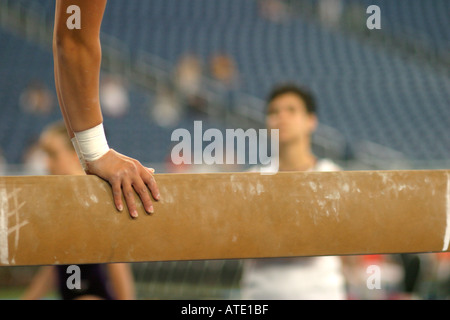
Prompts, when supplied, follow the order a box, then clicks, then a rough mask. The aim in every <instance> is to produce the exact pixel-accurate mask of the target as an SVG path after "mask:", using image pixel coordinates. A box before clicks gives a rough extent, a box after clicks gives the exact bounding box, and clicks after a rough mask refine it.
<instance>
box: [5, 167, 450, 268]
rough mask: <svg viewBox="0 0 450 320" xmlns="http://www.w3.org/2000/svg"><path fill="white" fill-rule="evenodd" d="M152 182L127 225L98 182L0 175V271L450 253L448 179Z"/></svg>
mask: <svg viewBox="0 0 450 320" xmlns="http://www.w3.org/2000/svg"><path fill="white" fill-rule="evenodd" d="M155 178H156V180H157V183H158V186H159V189H160V192H161V200H160V201H159V202H154V208H155V213H154V214H152V215H148V214H146V213H145V212H144V210H143V208H142V206H141V205H139V207H138V209H139V217H138V218H137V219H132V218H130V216H129V214H128V212H127V211H126V210H124V212H122V213H119V212H117V211H116V210H115V208H114V204H113V200H112V193H111V189H110V187H109V185H108V183H107V182H105V181H103V180H101V179H99V178H98V177H95V176H20V177H0V265H4V266H7V265H8V266H25V265H50V264H52V265H54V264H84V263H110V262H140V261H173V260H202V259H236V258H263V257H292V256H317V255H353V254H389V253H412V252H441V251H448V250H449V241H450V209H449V207H450V203H449V202H450V171H448V170H436V171H342V172H295V173H294V172H281V173H277V174H275V175H261V174H260V173H209V174H157V175H155Z"/></svg>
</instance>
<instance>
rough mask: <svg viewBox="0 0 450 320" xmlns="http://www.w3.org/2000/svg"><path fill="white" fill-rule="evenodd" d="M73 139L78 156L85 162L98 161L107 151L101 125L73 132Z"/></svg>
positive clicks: (106, 142) (107, 147)
mask: <svg viewBox="0 0 450 320" xmlns="http://www.w3.org/2000/svg"><path fill="white" fill-rule="evenodd" d="M75 138H76V139H77V141H78V146H79V148H80V149H79V150H80V156H81V157H82V158H83V159H84V160H85V161H88V162H90V161H95V160H98V159H100V158H101V157H103V156H104V155H105V153H107V152H108V151H109V146H108V141H107V140H106V136H105V130H104V128H103V123H101V124H99V125H98V126H96V127H93V128H91V129H88V130H84V131H80V132H75Z"/></svg>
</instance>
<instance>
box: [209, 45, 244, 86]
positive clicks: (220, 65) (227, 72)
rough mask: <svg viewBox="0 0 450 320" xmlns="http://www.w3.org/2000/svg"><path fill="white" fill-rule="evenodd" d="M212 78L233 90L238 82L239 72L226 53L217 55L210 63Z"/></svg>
mask: <svg viewBox="0 0 450 320" xmlns="http://www.w3.org/2000/svg"><path fill="white" fill-rule="evenodd" d="M210 72H211V76H212V77H213V78H214V79H215V80H217V81H219V82H221V83H222V84H224V85H225V86H226V87H227V88H229V89H231V88H233V87H235V86H236V84H237V81H238V70H237V67H236V64H235V62H234V60H233V58H232V57H231V56H229V55H228V54H226V53H216V54H214V55H213V56H212V58H211V61H210Z"/></svg>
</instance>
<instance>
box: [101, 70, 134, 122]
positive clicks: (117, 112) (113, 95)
mask: <svg viewBox="0 0 450 320" xmlns="http://www.w3.org/2000/svg"><path fill="white" fill-rule="evenodd" d="M100 104H101V106H102V110H103V112H104V114H105V115H107V116H110V117H114V118H119V117H121V116H123V115H124V114H125V113H126V112H127V111H128V108H129V107H130V101H129V96H128V90H127V88H126V86H125V83H124V80H123V79H122V78H121V77H119V76H117V75H116V76H112V75H108V76H105V77H103V78H102V80H101V82H100Z"/></svg>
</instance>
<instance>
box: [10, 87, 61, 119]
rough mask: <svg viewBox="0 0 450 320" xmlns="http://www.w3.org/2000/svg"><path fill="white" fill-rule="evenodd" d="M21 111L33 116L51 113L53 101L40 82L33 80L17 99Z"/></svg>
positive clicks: (49, 92) (47, 90)
mask: <svg viewBox="0 0 450 320" xmlns="http://www.w3.org/2000/svg"><path fill="white" fill-rule="evenodd" d="M19 104H20V107H21V108H22V110H24V111H25V112H28V113H34V114H49V113H50V112H52V111H53V108H54V105H55V99H54V96H53V94H52V93H51V91H50V90H49V89H48V88H47V87H46V86H45V84H44V83H43V82H42V81H39V80H33V81H31V82H30V84H29V85H28V86H27V87H26V88H25V90H24V91H23V92H22V94H21V95H20V98H19Z"/></svg>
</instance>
